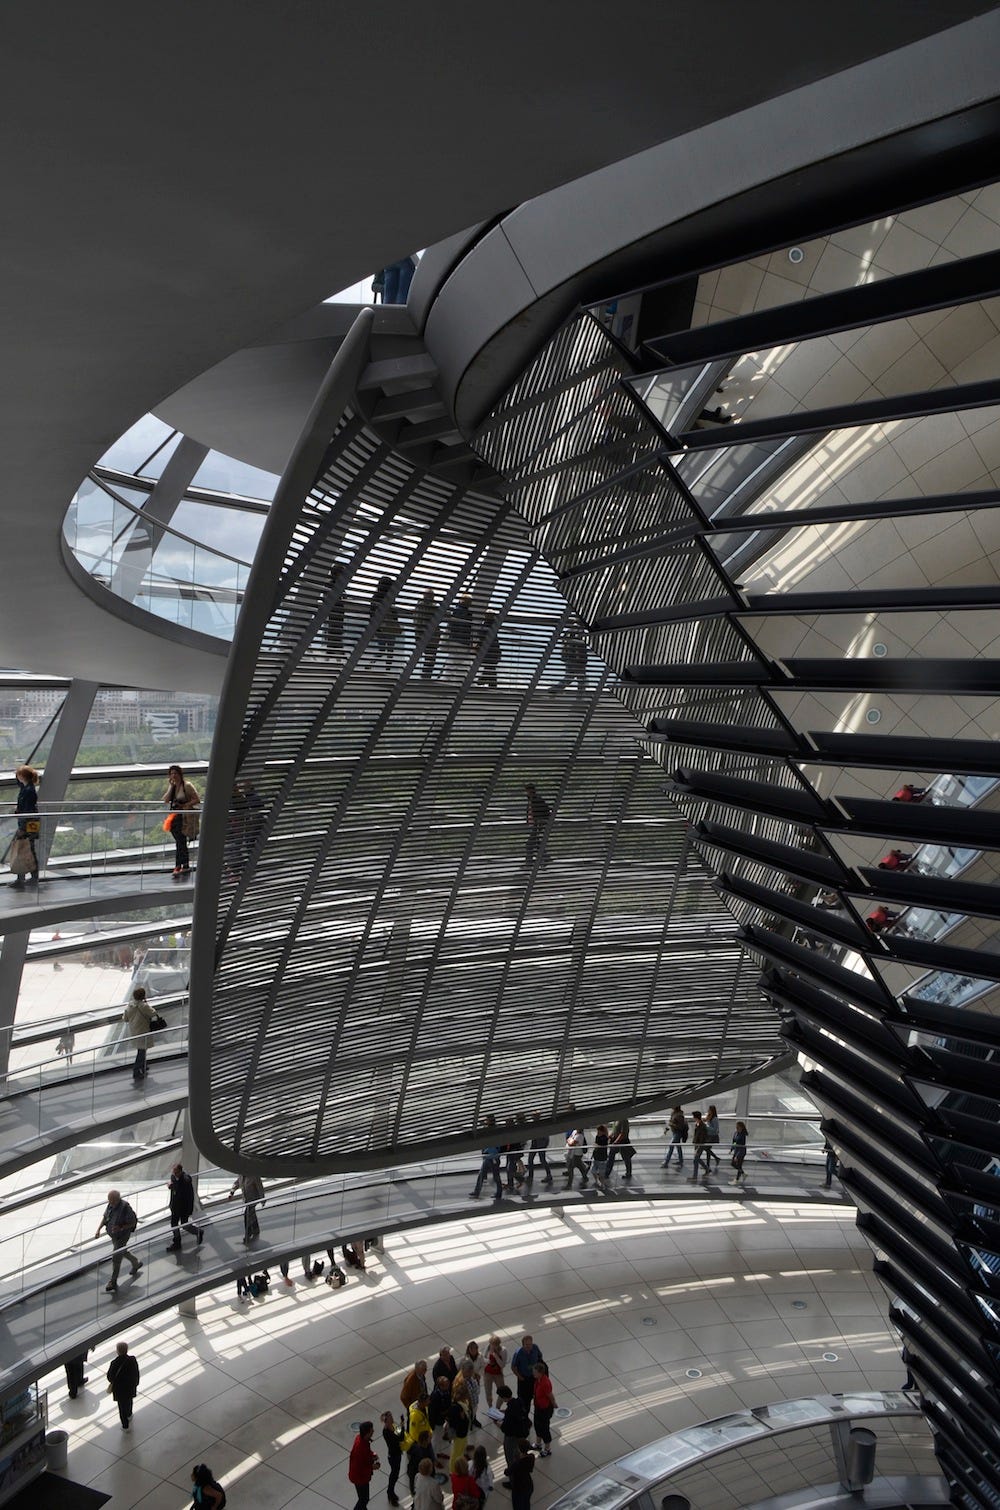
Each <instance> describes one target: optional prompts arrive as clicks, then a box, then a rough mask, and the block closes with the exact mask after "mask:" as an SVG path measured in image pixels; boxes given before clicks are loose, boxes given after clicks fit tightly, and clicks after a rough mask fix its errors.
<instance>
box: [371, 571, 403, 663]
mask: <svg viewBox="0 0 1000 1510" xmlns="http://www.w3.org/2000/svg"><path fill="white" fill-rule="evenodd" d="M395 585H396V584H395V583H394V582H393V579H392V578H391V577H380V578H379V584H378V586H377V587H376V589H375V591H374V592H373V593H372V596H371V601H370V603H369V604H368V617H369V619H370V620H371V621H372V623H373V624H374V626H375V642H374V643H375V659H376V661H377V660H378V658H379V656H380V655H382V656H384V657H385V669H386V671H387V672H388V671H391V670H392V662H393V658H394V656H395V654H396V641H397V640H398V639H399V637H400V635H401V634H402V633H403V626H402V624H401V623H400V622H399V614H398V613H397V612H396V605H395V604H394V603H393V601H392V597H391V593H392V590H393V588H394V587H395Z"/></svg>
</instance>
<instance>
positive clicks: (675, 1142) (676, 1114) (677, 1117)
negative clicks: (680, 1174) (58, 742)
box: [663, 1106, 688, 1169]
mask: <svg viewBox="0 0 1000 1510" xmlns="http://www.w3.org/2000/svg"><path fill="white" fill-rule="evenodd" d="M664 1131H665V1132H666V1133H667V1134H668V1135H669V1137H670V1147H669V1148H668V1149H667V1156H666V1158H665V1159H664V1161H663V1168H664V1169H666V1167H667V1165H668V1164H669V1163H670V1160H671V1159H672V1158H673V1156H674V1154H675V1153H676V1155H677V1168H678V1169H683V1168H684V1144H685V1143H686V1142H687V1139H688V1123H687V1117H685V1115H684V1113H683V1111H682V1110H681V1108H680V1107H679V1106H675V1107H674V1109H673V1111H672V1112H671V1113H670V1120H669V1122H668V1123H667V1125H666V1128H665V1129H664Z"/></svg>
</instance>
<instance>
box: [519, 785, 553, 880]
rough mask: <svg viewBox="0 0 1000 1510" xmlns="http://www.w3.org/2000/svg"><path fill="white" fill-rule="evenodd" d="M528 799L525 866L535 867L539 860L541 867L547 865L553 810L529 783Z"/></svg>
mask: <svg viewBox="0 0 1000 1510" xmlns="http://www.w3.org/2000/svg"><path fill="white" fill-rule="evenodd" d="M524 790H525V793H526V794H527V798H528V805H527V811H526V813H525V822H526V823H527V825H528V839H527V844H526V846H525V851H524V863H525V865H533V864H534V863H535V859H536V858H537V859H538V861H539V863H540V864H541V865H547V864H548V861H549V853H548V848H547V845H546V836H547V834H548V828H549V823H550V822H551V819H552V809H551V808H550V807H549V805H548V803H547V802H546V801H545V798H544V797H541V796H540V795H539V793H538V792H537V791H536V790H535V787H534V784H533V783H532V782H530V781H529V782H528V783H527V784H526V786H525V788H524Z"/></svg>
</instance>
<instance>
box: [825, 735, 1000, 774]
mask: <svg viewBox="0 0 1000 1510" xmlns="http://www.w3.org/2000/svg"><path fill="white" fill-rule="evenodd" d="M806 739H807V740H808V741H809V743H810V744H811V745H812V746H813V748H814V750H815V757H816V759H817V760H818V761H823V762H829V761H833V762H835V763H836V764H837V765H844V766H872V767H876V768H881V769H884V770H887V771H934V772H941V771H949V772H952V773H953V774H958V775H966V776H998V775H1000V750H998V748H997V746H996V745H995V744H991V743H990V742H989V740H987V739H930V738H920V737H917V736H914V735H906V736H905V737H903V736H902V735H898V734H862V733H857V734H838V733H834V732H830V731H828V730H825V729H809V730H808V731H807V733H806Z"/></svg>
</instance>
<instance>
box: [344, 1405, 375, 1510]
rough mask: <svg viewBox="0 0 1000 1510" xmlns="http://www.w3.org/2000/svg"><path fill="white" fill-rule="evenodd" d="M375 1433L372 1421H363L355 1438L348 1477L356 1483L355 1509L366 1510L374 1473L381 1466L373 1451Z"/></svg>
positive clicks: (348, 1466) (348, 1465) (349, 1461)
mask: <svg viewBox="0 0 1000 1510" xmlns="http://www.w3.org/2000/svg"><path fill="white" fill-rule="evenodd" d="M374 1435H375V1427H374V1426H373V1424H372V1423H371V1421H362V1422H361V1423H360V1424H359V1426H358V1434H357V1436H356V1437H355V1438H354V1445H353V1446H352V1448H351V1456H350V1458H349V1459H348V1464H347V1477H348V1478H349V1479H350V1481H351V1483H352V1484H353V1485H354V1492H355V1494H356V1495H357V1500H356V1502H355V1506H354V1510H365V1506H366V1505H367V1504H368V1496H369V1494H370V1493H371V1485H372V1474H373V1473H374V1472H375V1469H376V1468H377V1467H378V1466H379V1460H378V1458H377V1457H376V1456H375V1454H374V1452H373V1451H372V1437H373V1436H374Z"/></svg>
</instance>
